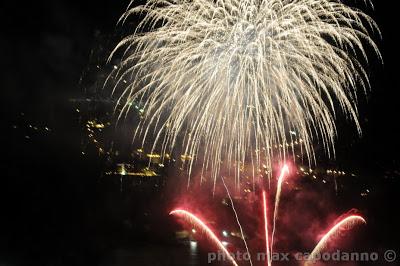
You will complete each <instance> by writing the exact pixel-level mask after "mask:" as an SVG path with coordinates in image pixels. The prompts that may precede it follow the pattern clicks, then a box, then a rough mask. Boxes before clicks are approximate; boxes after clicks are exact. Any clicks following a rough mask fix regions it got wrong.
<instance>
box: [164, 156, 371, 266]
mask: <svg viewBox="0 0 400 266" xmlns="http://www.w3.org/2000/svg"><path fill="white" fill-rule="evenodd" d="M288 171H289V168H288V166H287V165H286V164H285V165H284V166H283V167H282V168H281V170H280V176H279V178H278V183H277V187H276V189H277V191H276V198H277V199H276V202H275V207H274V212H273V228H274V229H273V231H272V234H270V229H269V226H268V225H269V217H268V202H267V196H268V194H267V192H266V191H265V190H263V191H262V214H263V217H262V219H261V220H262V222H263V227H264V228H263V229H264V232H263V233H264V243H265V261H266V265H267V266H271V265H272V264H273V262H274V258H273V254H275V253H274V249H273V244H272V242H273V234H274V230H275V224H276V222H277V218H278V215H277V212H278V210H279V198H280V194H281V192H280V191H279V192H278V190H281V189H282V180H283V179H284V176H285V175H286V174H287V173H288ZM224 186H225V188H226V191H227V194H228V197H229V199H230V202H231V206H232V209H233V211H234V213H235V217H236V219H237V223H238V225H239V228H240V232H241V236H242V238H243V240H244V243H245V247H246V252H247V254H249V256H248V258H249V263H250V265H253V262H252V260H251V255H250V251H249V248H248V245H247V243H246V241H245V237H244V233H243V228H242V226H241V223H240V221H239V218H238V215H237V212H236V209H235V207H234V204H233V201H232V197H231V195H230V192H229V190H228V189H227V186H226V184H225V182H224ZM170 215H176V216H179V217H182V218H183V219H184V220H185V221H186V222H189V223H191V224H193V225H194V226H195V227H199V228H200V229H201V230H202V231H203V232H204V233H205V235H206V236H207V237H208V238H209V239H210V240H211V241H212V242H213V243H214V244H215V246H217V247H218V249H220V250H221V251H222V252H223V253H224V254H225V256H226V258H227V260H228V261H230V262H231V263H232V264H233V265H238V263H237V262H236V260H235V258H234V257H233V256H232V255H231V254H232V253H229V251H228V250H227V249H226V248H225V247H224V245H223V243H222V242H221V240H219V239H218V237H217V236H216V235H215V233H214V232H213V231H212V230H211V229H210V228H209V227H208V226H207V225H206V222H204V221H202V220H201V219H199V218H198V217H196V216H195V215H194V214H192V213H191V212H189V211H187V210H183V209H176V210H173V211H171V212H170ZM361 224H366V221H365V219H364V218H363V217H362V216H360V215H349V216H347V217H345V218H342V219H341V220H340V221H339V222H338V223H336V224H335V225H334V226H333V227H332V228H331V229H330V230H329V231H328V232H327V233H326V234H325V235H324V236H323V237H322V238H321V240H320V241H319V242H318V244H317V245H316V246H315V248H314V249H313V251H312V252H311V253H310V254H309V256H307V259H306V260H305V262H304V265H305V266H308V265H313V264H315V263H316V262H317V258H319V256H320V255H321V253H322V252H324V251H325V250H326V248H327V246H328V244H329V243H331V242H333V241H335V237H336V236H338V235H339V233H340V232H342V231H343V230H345V231H350V230H351V229H353V228H354V227H355V226H357V225H361ZM257 258H258V259H259V257H258V256H257Z"/></svg>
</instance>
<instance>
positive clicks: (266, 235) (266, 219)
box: [262, 191, 271, 266]
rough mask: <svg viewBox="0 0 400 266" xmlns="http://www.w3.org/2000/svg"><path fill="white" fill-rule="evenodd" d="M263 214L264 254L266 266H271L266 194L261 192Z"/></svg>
mask: <svg viewBox="0 0 400 266" xmlns="http://www.w3.org/2000/svg"><path fill="white" fill-rule="evenodd" d="M262 196H263V212H264V227H265V228H264V229H265V252H266V253H267V254H266V255H267V265H268V266H271V254H270V251H271V249H270V246H269V233H268V213H267V193H266V192H265V191H263V193H262Z"/></svg>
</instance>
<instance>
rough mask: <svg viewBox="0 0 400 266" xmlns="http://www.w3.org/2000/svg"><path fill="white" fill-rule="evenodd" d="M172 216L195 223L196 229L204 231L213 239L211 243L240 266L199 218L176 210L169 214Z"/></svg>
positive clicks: (184, 211) (236, 265)
mask: <svg viewBox="0 0 400 266" xmlns="http://www.w3.org/2000/svg"><path fill="white" fill-rule="evenodd" d="M169 214H170V215H176V216H179V217H182V218H183V219H185V220H186V221H188V222H190V223H193V224H194V225H195V226H196V227H198V228H200V229H201V230H203V231H204V233H205V234H206V235H207V236H208V237H209V238H210V239H211V241H212V242H213V243H214V244H215V245H216V246H217V247H218V248H219V249H220V250H222V252H223V253H224V254H225V255H226V257H227V258H228V259H229V260H230V261H231V262H232V264H233V265H235V266H238V264H237V263H236V261H235V259H234V258H233V257H232V256H231V254H229V252H228V250H227V249H226V248H225V247H224V245H223V244H222V242H221V241H220V240H219V239H218V237H217V236H216V235H215V234H214V232H213V231H212V230H211V229H210V228H209V227H208V226H207V225H206V224H205V223H204V222H203V221H202V220H200V219H199V218H198V217H196V216H195V215H194V214H192V213H191V212H188V211H186V210H181V209H176V210H173V211H171V212H170V213H169Z"/></svg>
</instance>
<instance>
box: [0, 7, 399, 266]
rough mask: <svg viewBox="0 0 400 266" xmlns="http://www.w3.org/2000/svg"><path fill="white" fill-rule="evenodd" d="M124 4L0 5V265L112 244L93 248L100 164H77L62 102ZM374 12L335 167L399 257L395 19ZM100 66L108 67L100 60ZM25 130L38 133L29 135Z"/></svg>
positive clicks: (76, 130) (72, 261)
mask: <svg viewBox="0 0 400 266" xmlns="http://www.w3.org/2000/svg"><path fill="white" fill-rule="evenodd" d="M3 2H4V1H3ZM360 2H361V1H360ZM128 3H129V1H115V0H114V1H113V0H100V1H81V3H79V2H78V1H62V0H54V1H29V2H28V3H25V2H22V1H14V3H13V2H12V1H7V2H6V3H1V4H0V17H1V18H0V20H1V26H2V34H1V40H0V48H1V49H0V51H1V68H2V69H1V74H0V77H1V78H0V93H1V99H2V101H3V103H2V104H1V105H0V109H1V118H2V120H1V136H2V146H3V147H2V156H1V157H2V159H1V160H0V175H1V178H2V181H1V183H0V221H1V222H0V225H1V227H0V265H9V264H6V263H10V265H102V264H101V263H102V262H101V259H100V258H99V256H98V255H99V253H101V252H102V251H103V250H105V249H106V248H105V246H107V245H112V244H109V243H108V244H107V237H103V238H101V239H98V232H99V231H104V230H110V231H111V230H112V229H111V227H110V226H108V225H99V223H101V221H100V220H99V218H98V211H97V210H96V200H97V197H98V195H97V192H96V191H95V189H94V188H93V187H94V184H96V182H97V181H96V180H97V176H98V170H97V167H98V164H99V162H97V161H96V160H95V159H93V160H87V159H83V158H82V157H81V156H80V152H81V150H80V148H81V147H80V143H81V137H82V136H81V134H82V133H81V128H80V125H79V121H78V120H77V116H76V113H75V109H74V106H73V105H72V104H71V102H70V101H69V99H71V98H79V97H81V96H82V95H83V86H82V84H81V83H80V81H81V78H82V77H84V76H85V75H86V74H85V71H86V70H87V69H88V64H89V62H90V55H91V51H92V50H93V49H94V48H95V47H99V46H104V47H105V48H104V49H105V51H104V53H103V54H101V56H103V55H104V56H107V55H108V52H107V49H110V48H111V47H112V46H113V45H115V44H116V43H117V41H118V39H120V37H121V36H122V35H123V33H121V32H124V30H122V29H121V28H123V27H121V26H116V21H117V19H118V18H119V16H120V15H121V14H122V12H123V11H124V10H125V8H126V7H127V5H128ZM374 4H375V10H374V11H372V10H369V11H368V13H369V14H371V16H372V17H373V18H374V19H375V20H376V21H377V23H378V25H379V26H380V29H381V31H382V40H379V39H378V36H376V38H375V39H376V40H377V43H378V46H379V47H380V49H381V52H382V54H383V59H384V64H383V65H381V64H380V63H379V62H378V61H377V60H375V59H373V58H372V59H371V61H370V66H369V67H368V68H367V69H368V72H369V73H370V76H371V87H372V88H371V92H369V93H368V96H367V97H365V96H364V95H363V94H362V93H360V98H359V100H360V108H359V111H360V117H361V119H360V120H361V123H362V129H363V135H362V137H361V138H360V137H358V136H357V133H356V129H355V128H354V126H353V125H352V124H351V123H350V122H346V121H345V120H344V119H342V118H340V122H338V124H339V138H338V146H337V158H336V161H335V164H336V165H338V166H340V167H342V168H345V169H352V170H354V171H355V172H357V173H358V174H359V175H362V176H365V182H366V183H367V184H371V186H372V187H373V188H376V189H377V191H374V196H373V198H372V199H371V200H370V202H369V207H370V208H369V211H370V213H372V214H373V216H374V217H375V218H374V220H375V224H377V225H381V226H382V231H381V232H375V233H376V234H377V235H378V234H379V233H381V234H382V235H381V236H382V238H381V240H380V241H382V242H383V244H382V245H384V246H387V247H390V248H397V246H398V244H397V243H398V240H399V239H398V237H396V236H395V235H398V234H399V232H398V224H399V222H400V221H399V218H397V217H396V215H397V214H396V213H397V212H398V206H397V204H396V201H398V194H397V193H398V191H399V189H400V186H399V179H400V152H399V151H400V135H399V133H400V127H399V120H400V119H399V117H398V116H399V114H400V112H399V106H400V104H399V96H400V90H399V88H398V82H396V78H397V77H398V62H399V60H398V54H399V52H398V48H397V47H398V41H397V37H398V36H397V34H398V23H397V16H398V14H397V13H398V11H397V9H396V8H395V7H394V6H393V4H391V3H388V1H382V0H376V1H374ZM125 30H127V29H126V28H125ZM128 30H129V29H128ZM99 36H102V38H99ZM104 39H106V41H104ZM99 40H101V42H103V43H98V42H99ZM99 64H101V66H102V67H104V69H107V67H109V66H107V65H106V58H104V59H103V60H101V58H100V59H99ZM29 125H31V126H33V127H39V130H37V131H35V132H33V130H32V128H30V127H29ZM45 128H48V129H49V130H47V129H45ZM32 132H33V133H32ZM27 136H29V138H27ZM385 176H386V178H385ZM96 215H97V216H96ZM370 215H371V214H370ZM94 217H97V218H94ZM96 219H97V220H96ZM99 221H100V222H99ZM377 227H379V226H377ZM103 235H104V234H103ZM77 254H79V256H78V255H77ZM77 257H79V259H77ZM53 258H63V259H60V260H61V262H60V261H59V260H57V259H53ZM3 263H4V264H3Z"/></svg>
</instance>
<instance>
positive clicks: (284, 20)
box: [108, 0, 380, 180]
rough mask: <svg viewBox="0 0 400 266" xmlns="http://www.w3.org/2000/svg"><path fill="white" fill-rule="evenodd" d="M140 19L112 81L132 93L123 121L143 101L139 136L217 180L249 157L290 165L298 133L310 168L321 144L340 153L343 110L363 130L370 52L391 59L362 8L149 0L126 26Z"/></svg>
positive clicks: (267, 0)
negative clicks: (338, 113)
mask: <svg viewBox="0 0 400 266" xmlns="http://www.w3.org/2000/svg"><path fill="white" fill-rule="evenodd" d="M130 15H142V16H144V18H143V20H142V21H141V22H140V24H139V25H138V27H137V28H136V30H135V33H134V34H132V35H131V36H128V37H126V38H125V39H124V40H122V41H121V42H120V43H119V44H118V46H117V47H116V48H115V51H114V53H115V52H116V51H123V59H122V61H121V64H120V66H119V67H118V68H117V69H115V71H113V72H112V74H111V75H110V76H109V79H108V81H110V80H113V83H114V91H116V90H122V92H121V93H120V98H119V101H118V104H117V107H118V108H119V110H120V112H119V113H120V117H123V116H124V115H127V114H128V113H129V111H130V110H131V109H132V108H133V107H132V105H133V104H132V103H133V102H136V101H139V102H142V103H143V108H142V109H143V114H142V119H141V121H140V123H139V125H138V126H137V127H136V130H135V134H134V135H135V138H138V139H141V140H142V141H143V143H144V141H145V140H146V139H147V138H149V136H150V135H154V139H155V140H154V144H153V149H155V148H156V146H157V145H161V146H162V151H163V154H164V153H165V152H166V151H172V150H173V149H174V147H175V146H176V145H177V144H178V143H179V144H180V145H182V150H183V151H184V154H189V155H190V156H193V157H195V156H200V154H201V157H202V160H201V162H202V163H201V164H202V168H203V170H210V171H211V176H212V178H214V180H216V178H217V177H218V173H219V171H220V168H221V165H222V164H223V163H226V165H227V166H231V165H236V168H237V172H239V168H240V163H243V162H245V161H246V160H248V161H250V160H251V161H252V162H253V164H254V166H255V167H256V168H257V167H258V168H259V166H260V163H261V161H263V162H264V163H265V164H266V165H267V166H268V167H271V161H272V159H273V158H281V159H282V158H283V159H284V158H286V157H287V156H288V153H291V152H293V149H294V148H293V145H292V140H293V139H292V136H291V135H290V134H289V132H291V131H292V132H296V133H297V134H298V135H299V136H301V138H302V140H303V141H304V142H303V145H302V152H304V154H305V155H306V157H307V158H308V160H310V161H313V160H314V150H313V146H312V142H313V141H315V140H316V139H319V140H320V141H321V143H322V145H323V147H324V149H325V151H326V152H327V153H328V154H329V155H332V154H334V147H333V145H334V141H335V136H336V126H335V110H336V109H338V108H335V106H336V105H338V106H340V108H339V109H342V110H343V112H344V113H345V114H346V115H347V117H348V118H349V119H351V120H352V121H353V122H354V124H355V125H356V127H357V129H358V131H359V132H360V131H361V129H360V125H359V122H358V112H357V106H356V103H357V95H356V94H357V93H356V91H357V89H356V86H359V88H360V89H361V90H364V91H365V90H366V89H367V88H368V86H369V82H368V76H367V73H366V71H365V70H364V68H363V66H362V65H363V62H365V61H366V60H367V53H366V51H365V50H366V46H368V47H371V48H372V50H374V51H375V53H376V54H377V55H378V56H380V53H379V50H378V48H377V46H376V44H375V43H374V41H373V40H372V38H371V37H370V36H371V35H370V33H372V32H375V33H378V34H379V29H378V27H377V26H376V24H375V22H374V21H373V20H372V18H370V17H369V16H368V15H367V14H365V13H363V12H362V11H360V10H358V9H356V8H352V7H350V6H347V5H346V4H344V3H342V1H340V0H334V1H332V0H329V1H328V0H321V1H313V0H294V1H286V0H245V1H236V0H217V1H210V0H167V1H159V0H149V1H147V3H146V4H144V5H139V6H134V7H131V8H128V10H127V11H126V13H125V14H124V15H123V16H122V17H121V21H125V20H126V19H128V17H129V16H130ZM114 53H113V54H114ZM182 139H183V143H180V142H181V141H180V140H182ZM254 151H255V152H254ZM193 161H194V160H192V161H191V162H190V164H189V167H188V172H189V176H190V173H191V171H192V167H193V165H192V164H193ZM235 176H236V178H239V174H238V173H237V174H236V175H235Z"/></svg>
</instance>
